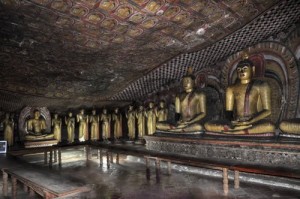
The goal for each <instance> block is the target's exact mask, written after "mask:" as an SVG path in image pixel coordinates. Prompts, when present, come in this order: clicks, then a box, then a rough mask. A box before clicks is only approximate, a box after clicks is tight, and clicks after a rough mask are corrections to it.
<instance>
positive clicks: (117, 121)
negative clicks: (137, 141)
mask: <svg viewBox="0 0 300 199" xmlns="http://www.w3.org/2000/svg"><path fill="white" fill-rule="evenodd" d="M112 122H113V124H114V138H115V139H120V138H121V137H122V114H121V113H120V112H119V108H115V110H114V113H113V114H112Z"/></svg>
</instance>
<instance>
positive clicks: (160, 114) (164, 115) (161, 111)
mask: <svg viewBox="0 0 300 199" xmlns="http://www.w3.org/2000/svg"><path fill="white" fill-rule="evenodd" d="M165 106H166V105H165V102H164V101H160V102H159V108H158V109H157V111H156V117H157V122H166V121H167V119H168V109H167V108H166V107H165Z"/></svg>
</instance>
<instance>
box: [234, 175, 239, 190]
mask: <svg viewBox="0 0 300 199" xmlns="http://www.w3.org/2000/svg"><path fill="white" fill-rule="evenodd" d="M239 187H240V172H239V171H234V188H235V189H238V188H239Z"/></svg>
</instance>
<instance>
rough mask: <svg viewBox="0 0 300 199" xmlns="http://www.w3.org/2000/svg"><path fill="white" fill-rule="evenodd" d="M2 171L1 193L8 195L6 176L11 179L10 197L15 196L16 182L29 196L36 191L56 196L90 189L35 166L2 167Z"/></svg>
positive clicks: (43, 194) (47, 196)
mask: <svg viewBox="0 0 300 199" xmlns="http://www.w3.org/2000/svg"><path fill="white" fill-rule="evenodd" d="M2 172H3V195H4V196H7V195H8V177H9V176H10V177H11V179H12V198H17V182H20V183H22V184H23V186H24V190H25V191H26V192H28V191H29V195H30V197H34V194H35V193H37V194H39V195H41V196H42V197H43V198H46V199H48V198H56V197H62V196H68V195H70V194H79V193H82V192H88V191H90V188H88V187H86V186H82V185H81V184H79V183H75V182H72V181H69V180H67V179H66V178H64V177H61V176H60V175H58V174H54V173H51V171H47V172H45V170H39V169H37V168H31V167H22V168H20V167H19V168H14V169H2Z"/></svg>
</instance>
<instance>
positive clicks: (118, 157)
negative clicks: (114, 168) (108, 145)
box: [116, 153, 120, 164]
mask: <svg viewBox="0 0 300 199" xmlns="http://www.w3.org/2000/svg"><path fill="white" fill-rule="evenodd" d="M119 160H120V155H119V153H117V157H116V163H117V164H119V163H120V161H119Z"/></svg>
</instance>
